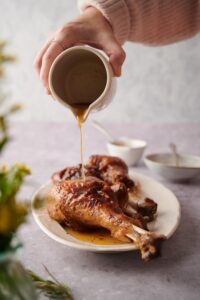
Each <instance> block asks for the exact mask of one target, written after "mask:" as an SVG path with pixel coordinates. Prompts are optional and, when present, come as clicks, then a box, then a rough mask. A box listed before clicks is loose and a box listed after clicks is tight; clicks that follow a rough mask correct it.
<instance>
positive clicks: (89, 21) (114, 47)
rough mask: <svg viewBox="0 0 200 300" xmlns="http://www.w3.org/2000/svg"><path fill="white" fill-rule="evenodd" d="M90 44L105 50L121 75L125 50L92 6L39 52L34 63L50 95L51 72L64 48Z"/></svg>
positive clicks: (115, 70)
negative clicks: (53, 64)
mask: <svg viewBox="0 0 200 300" xmlns="http://www.w3.org/2000/svg"><path fill="white" fill-rule="evenodd" d="M82 44H87V45H90V46H93V47H95V48H98V49H101V50H103V51H104V52H105V53H106V54H107V55H108V57H109V61H110V63H111V66H112V68H113V71H114V74H115V76H120V75H121V67H122V64H123V62H124V60H125V52H124V50H123V49H122V47H121V45H120V44H119V43H118V42H117V40H116V38H115V36H114V34H113V30H112V27H111V25H110V24H109V22H108V21H107V20H106V19H105V17H104V16H103V15H102V14H101V12H99V11H98V10H97V9H96V8H93V7H89V8H87V9H86V10H85V11H84V13H83V14H81V15H80V16H79V17H78V18H76V19H75V20H73V21H72V22H69V23H67V24H66V25H64V26H63V27H61V28H59V29H58V30H57V31H56V32H55V33H54V34H53V35H52V37H51V38H50V39H49V40H48V41H47V43H46V44H45V45H44V46H43V47H42V49H41V50H40V52H39V54H38V55H37V57H36V59H35V62H34V66H35V68H36V70H37V72H38V74H39V76H40V79H41V80H42V82H43V85H44V87H45V88H46V92H47V94H50V90H49V86H48V75H49V70H50V68H51V65H52V63H53V61H54V60H55V58H56V57H57V56H58V55H59V54H60V53H61V52H63V51H64V50H65V49H67V48H69V47H72V46H75V45H82Z"/></svg>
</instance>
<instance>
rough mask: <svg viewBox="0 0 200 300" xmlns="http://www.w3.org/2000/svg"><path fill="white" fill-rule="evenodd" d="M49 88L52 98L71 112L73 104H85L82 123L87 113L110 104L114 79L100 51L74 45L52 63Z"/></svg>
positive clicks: (114, 86)
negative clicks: (85, 108)
mask: <svg viewBox="0 0 200 300" xmlns="http://www.w3.org/2000/svg"><path fill="white" fill-rule="evenodd" d="M49 87H50V90H51V94H52V96H53V98H54V99H56V100H58V101H59V102H60V103H61V104H63V105H64V106H66V107H68V108H69V109H70V110H71V111H72V112H73V105H76V104H81V105H82V104H83V105H84V104H86V103H87V107H88V108H87V110H86V111H85V114H84V121H85V120H86V118H87V117H88V115H89V113H90V112H95V111H99V110H101V109H103V108H105V107H106V106H107V105H108V104H109V103H110V102H111V101H112V99H113V96H114V94H115V91H116V78H115V77H114V75H113V70H112V67H111V66H110V63H109V61H108V58H107V57H106V56H105V55H104V54H103V53H102V52H100V51H98V50H96V49H95V48H92V47H89V46H75V47H72V48H69V49H67V50H65V51H63V52H62V53H61V54H60V55H59V56H58V57H57V58H56V59H55V61H54V62H53V64H52V66H51V69H50V73H49ZM76 101H78V103H77V102H76ZM88 102H89V103H88Z"/></svg>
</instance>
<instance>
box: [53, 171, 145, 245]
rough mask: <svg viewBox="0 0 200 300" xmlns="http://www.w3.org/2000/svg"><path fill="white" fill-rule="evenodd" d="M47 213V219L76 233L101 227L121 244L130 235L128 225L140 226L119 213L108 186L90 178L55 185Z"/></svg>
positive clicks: (130, 229)
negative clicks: (55, 221) (49, 218)
mask: <svg viewBox="0 0 200 300" xmlns="http://www.w3.org/2000/svg"><path fill="white" fill-rule="evenodd" d="M52 199H53V201H52ZM48 210H49V214H50V216H51V217H52V218H53V219H55V220H57V221H58V222H59V223H61V224H65V225H67V226H69V227H72V228H75V229H78V230H84V229H86V228H91V227H103V228H106V229H108V230H109V231H110V232H111V235H112V236H113V237H115V238H117V239H119V240H121V241H129V239H128V238H127V237H126V234H127V233H130V232H132V227H131V225H132V223H134V224H135V225H137V226H141V224H140V222H139V221H138V220H137V219H136V220H135V222H133V220H132V219H130V218H129V217H127V216H126V215H125V214H124V213H123V211H122V210H121V208H120V206H119V204H118V200H117V198H116V196H115V194H114V192H113V191H112V189H111V188H110V186H109V185H108V184H106V183H105V182H103V181H101V180H99V179H96V178H92V177H91V178H89V177H88V178H87V179H86V181H82V180H76V181H72V180H71V181H70V180H68V181H62V182H57V183H55V184H54V187H53V188H52V190H51V193H50V196H49V205H48Z"/></svg>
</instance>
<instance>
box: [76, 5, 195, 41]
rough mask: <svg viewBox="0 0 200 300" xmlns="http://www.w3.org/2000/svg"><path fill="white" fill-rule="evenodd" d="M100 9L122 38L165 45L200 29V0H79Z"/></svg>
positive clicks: (193, 33) (119, 37)
mask: <svg viewBox="0 0 200 300" xmlns="http://www.w3.org/2000/svg"><path fill="white" fill-rule="evenodd" d="M78 5H79V8H80V10H81V11H84V10H85V9H86V8H87V7H89V6H94V7H96V8H97V9H99V10H100V11H101V12H102V14H103V15H104V16H105V18H106V19H107V20H108V21H109V22H110V24H111V26H112V27H113V30H114V34H115V36H116V38H117V39H118V41H119V42H120V43H121V44H123V43H124V42H125V41H133V42H138V43H143V44H148V45H164V44H170V43H174V42H177V41H180V40H183V39H187V38H190V37H192V36H194V35H195V34H197V33H198V32H200V0H79V1H78Z"/></svg>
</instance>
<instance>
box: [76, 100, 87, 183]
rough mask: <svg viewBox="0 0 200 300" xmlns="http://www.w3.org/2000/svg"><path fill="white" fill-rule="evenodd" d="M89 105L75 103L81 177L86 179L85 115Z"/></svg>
mask: <svg viewBox="0 0 200 300" xmlns="http://www.w3.org/2000/svg"><path fill="white" fill-rule="evenodd" d="M88 106H89V104H88V105H87V104H84V105H78V104H77V105H73V113H74V115H75V117H76V119H77V122H78V127H79V129H80V158H81V177H82V179H83V180H85V171H84V159H83V123H84V116H85V113H86V111H87V109H88Z"/></svg>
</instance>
